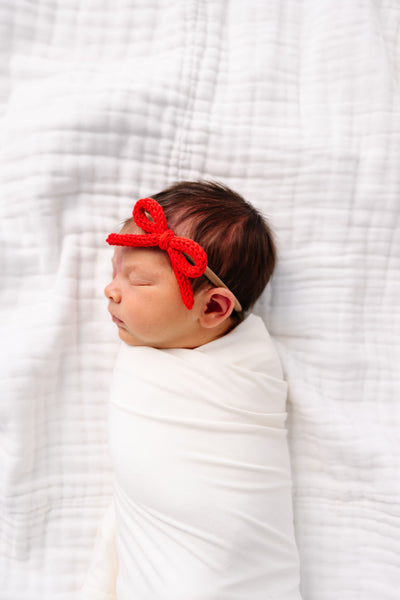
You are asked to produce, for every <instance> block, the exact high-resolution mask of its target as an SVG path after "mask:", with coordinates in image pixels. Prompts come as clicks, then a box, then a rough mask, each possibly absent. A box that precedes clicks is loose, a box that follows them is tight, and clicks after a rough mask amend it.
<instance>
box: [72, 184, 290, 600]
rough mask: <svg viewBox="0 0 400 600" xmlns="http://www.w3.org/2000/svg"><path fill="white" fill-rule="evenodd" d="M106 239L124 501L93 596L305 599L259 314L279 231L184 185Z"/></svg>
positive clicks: (272, 367)
mask: <svg viewBox="0 0 400 600" xmlns="http://www.w3.org/2000/svg"><path fill="white" fill-rule="evenodd" d="M107 241H108V243H109V244H112V245H114V246H116V247H115V252H114V258H113V278H112V281H111V283H110V284H109V285H108V286H107V287H106V288H105V294H106V297H107V298H108V300H109V312H110V314H111V316H112V319H113V321H114V323H115V324H116V325H117V327H118V333H119V337H120V338H121V340H122V342H123V343H122V345H121V347H120V350H119V354H118V356H117V361H116V365H115V370H114V375H113V382H112V389H111V402H110V422H109V427H110V453H111V460H112V464H113V469H114V498H113V502H112V505H111V506H110V508H109V510H108V511H107V514H106V515H105V518H104V521H103V525H102V528H101V530H100V533H99V536H98V540H97V544H96V548H95V552H94V556H93V560H92V564H91V567H90V570H89V573H88V577H87V580H86V584H85V587H84V598H87V599H88V600H89V599H90V600H100V599H102V600H114V599H118V600H150V599H151V600H164V599H165V600H167V599H168V600H228V599H229V600H266V599H270V600H272V599H273V600H300V593H299V562H298V553H297V549H296V544H295V537H294V528H293V512H292V498H291V475H290V462H289V452H288V447H287V439H286V429H285V419H286V392H287V390H286V383H285V382H284V380H283V377H282V370H281V367H280V363H279V359H278V357H277V354H276V351H275V349H274V347H273V344H272V342H271V339H270V337H269V334H268V332H267V330H266V328H265V326H264V324H263V322H262V320H261V319H260V318H259V317H256V316H254V315H251V314H248V310H249V308H250V307H251V306H252V305H253V304H254V302H255V301H256V299H257V298H258V297H259V296H260V294H261V292H262V291H263V289H264V288H265V286H266V284H267V282H268V280H269V278H270V276H271V274H272V272H273V269H274V266H275V256H276V253H275V246H274V243H273V239H272V235H271V232H270V230H269V227H268V226H267V224H266V223H265V221H264V220H263V218H262V217H261V215H260V214H259V213H258V212H257V211H256V210H255V209H254V207H252V206H251V205H250V204H249V203H247V202H246V201H245V200H244V199H243V198H241V196H239V195H238V194H236V193H235V192H233V191H232V190H230V189H228V188H227V187H225V186H222V185H219V184H215V183H208V182H196V183H192V182H181V183H178V184H176V185H174V186H172V187H170V188H168V189H167V190H164V191H163V192H160V193H159V194H156V195H155V196H153V197H152V198H145V199H142V200H139V201H138V202H137V203H136V205H135V207H134V210H133V219H129V220H128V221H126V223H125V225H124V226H123V228H122V231H121V232H120V233H119V234H111V235H110V236H109V237H108V238H107Z"/></svg>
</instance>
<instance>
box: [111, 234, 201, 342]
mask: <svg viewBox="0 0 400 600" xmlns="http://www.w3.org/2000/svg"><path fill="white" fill-rule="evenodd" d="M139 232H140V230H139ZM104 294H105V296H106V297H107V298H108V300H109V304H108V310H109V312H110V314H111V316H112V320H113V322H114V323H115V324H116V325H117V327H118V333H119V337H120V338H121V340H123V341H124V342H125V343H126V344H129V345H130V346H152V347H155V348H193V347H195V346H196V339H197V336H198V330H199V323H198V315H199V310H198V307H197V303H196V297H195V304H194V307H193V308H192V310H188V309H187V308H186V307H185V305H184V303H183V301H182V297H181V293H180V290H179V286H178V283H177V280H176V278H175V275H174V272H173V270H172V267H171V264H170V261H169V258H168V254H167V253H166V252H163V251H162V250H159V249H158V248H129V247H121V246H117V247H116V248H115V250H114V257H113V277H112V281H111V282H110V283H109V284H108V285H107V286H106V288H105V290H104Z"/></svg>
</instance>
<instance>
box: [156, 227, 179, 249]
mask: <svg viewBox="0 0 400 600" xmlns="http://www.w3.org/2000/svg"><path fill="white" fill-rule="evenodd" d="M173 237H175V234H174V232H173V231H171V229H167V231H164V232H163V233H162V234H161V235H160V238H159V240H158V245H159V247H160V249H161V250H167V249H168V246H169V245H170V242H171V240H172V238H173Z"/></svg>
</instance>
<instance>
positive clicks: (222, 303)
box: [200, 287, 235, 329]
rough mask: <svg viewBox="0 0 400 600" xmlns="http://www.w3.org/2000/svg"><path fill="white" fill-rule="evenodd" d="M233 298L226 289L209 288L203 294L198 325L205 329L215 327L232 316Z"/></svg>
mask: <svg viewBox="0 0 400 600" xmlns="http://www.w3.org/2000/svg"><path fill="white" fill-rule="evenodd" d="M234 306H235V296H234V295H233V294H232V292H231V291H230V290H227V289H226V288H223V287H219V288H211V289H209V290H207V292H206V294H205V299H204V304H203V310H202V313H201V315H200V323H201V325H202V326H203V327H205V328H207V329H208V328H211V327H217V325H220V324H221V323H223V322H224V321H225V320H226V319H229V317H230V316H231V314H232V311H233V309H234Z"/></svg>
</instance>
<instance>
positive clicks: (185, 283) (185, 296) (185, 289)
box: [171, 261, 194, 310]
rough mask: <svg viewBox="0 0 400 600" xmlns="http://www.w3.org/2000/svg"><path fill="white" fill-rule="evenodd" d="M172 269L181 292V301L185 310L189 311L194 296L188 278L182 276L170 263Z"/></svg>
mask: <svg viewBox="0 0 400 600" xmlns="http://www.w3.org/2000/svg"><path fill="white" fill-rule="evenodd" d="M171 264H172V269H173V271H174V273H175V277H176V280H177V282H178V285H179V289H180V292H181V296H182V300H183V303H184V305H185V306H186V308H188V309H189V310H191V309H192V308H193V304H194V294H193V289H192V286H191V284H190V280H189V277H187V276H186V275H184V274H183V273H182V271H180V270H179V269H178V267H177V266H176V265H175V264H174V263H173V262H172V261H171Z"/></svg>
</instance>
